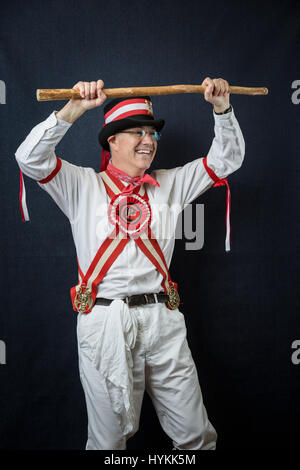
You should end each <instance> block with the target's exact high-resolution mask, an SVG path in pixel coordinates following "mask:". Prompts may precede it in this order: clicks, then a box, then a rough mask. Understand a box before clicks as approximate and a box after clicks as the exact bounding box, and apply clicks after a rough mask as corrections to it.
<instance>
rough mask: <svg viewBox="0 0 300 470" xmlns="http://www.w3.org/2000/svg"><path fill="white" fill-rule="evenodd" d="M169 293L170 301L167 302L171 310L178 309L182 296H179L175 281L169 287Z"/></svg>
mask: <svg viewBox="0 0 300 470" xmlns="http://www.w3.org/2000/svg"><path fill="white" fill-rule="evenodd" d="M168 295H169V301H168V303H167V306H168V307H169V309H171V310H176V309H177V308H178V307H179V304H180V297H179V294H178V291H177V288H176V285H175V284H174V283H172V284H170V287H169V289H168Z"/></svg>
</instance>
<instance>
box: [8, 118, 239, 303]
mask: <svg viewBox="0 0 300 470" xmlns="http://www.w3.org/2000/svg"><path fill="white" fill-rule="evenodd" d="M214 119H215V127H214V130H215V137H214V139H213V142H212V145H211V148H210V150H209V152H208V155H207V164H208V166H209V167H210V168H211V169H212V170H213V171H214V172H215V174H216V175H217V176H218V177H219V178H225V177H227V176H228V175H229V174H231V173H232V172H234V171H235V170H237V169H238V168H239V167H240V166H241V164H242V162H243V158H244V153H245V143H244V139H243V135H242V132H241V130H240V127H239V124H238V121H237V119H236V117H235V115H234V111H233V110H232V111H231V112H229V113H227V114H224V115H216V114H215V113H214ZM71 126H72V124H70V123H68V122H65V121H62V120H60V119H57V117H56V114H55V111H53V112H52V113H51V114H50V116H49V117H48V118H47V119H46V120H45V121H43V122H41V123H40V124H38V125H37V126H35V127H34V128H33V129H32V131H31V132H30V134H29V135H28V136H27V138H26V139H25V141H24V142H23V143H22V144H21V145H20V147H19V148H18V150H17V152H16V159H17V162H18V164H19V166H20V169H21V170H22V172H23V173H24V174H25V175H27V176H29V177H31V178H33V179H34V180H37V181H38V180H42V179H44V178H46V177H48V176H49V175H50V174H51V173H52V171H53V170H54V169H55V167H56V164H57V157H56V146H57V145H58V143H59V142H60V140H61V139H62V138H63V136H64V135H65V134H66V132H67V131H68V130H69V128H70V127H71ZM151 176H153V178H155V179H156V180H157V182H158V183H159V185H160V186H159V187H156V186H151V185H146V187H147V193H148V195H149V202H150V205H151V208H152V223H151V229H152V231H153V233H154V234H155V236H156V238H157V240H158V242H159V244H160V247H161V249H162V251H163V253H164V256H165V259H166V262H167V264H168V266H169V265H170V262H171V258H172V254H173V250H174V244H175V239H174V232H175V229H176V221H177V218H176V217H173V215H174V213H176V214H177V215H178V212H179V211H181V210H182V209H184V206H185V205H186V204H189V203H191V202H192V201H193V200H195V199H196V198H197V197H198V196H200V195H201V194H202V193H204V192H205V191H206V190H207V189H209V188H210V187H211V186H212V185H213V183H214V182H213V180H212V179H211V178H210V176H209V175H208V174H207V172H206V170H205V168H204V165H203V162H202V158H197V159H195V160H193V161H191V162H189V163H187V164H185V165H183V166H181V167H177V168H173V169H169V170H155V171H153V172H152V173H151ZM38 184H39V186H40V187H41V188H43V189H44V190H45V191H47V192H48V193H49V194H50V196H51V197H52V198H53V199H54V201H55V202H56V204H57V205H58V206H59V207H60V209H61V210H62V211H63V212H64V214H65V215H66V216H67V217H68V219H69V221H70V224H71V229H72V234H73V239H74V243H75V247H76V251H77V256H78V260H79V265H80V267H81V270H82V271H83V273H84V274H85V273H86V271H87V269H88V268H89V265H90V263H91V262H92V260H93V258H94V256H95V254H96V252H97V251H98V249H99V247H100V245H101V243H102V242H103V241H104V240H105V239H106V237H107V236H108V235H109V234H110V233H111V231H112V228H111V226H110V224H109V221H108V217H107V206H108V204H109V202H110V199H109V197H108V195H107V193H106V190H105V187H104V184H103V182H102V179H101V177H100V176H99V174H98V173H96V172H95V170H94V169H92V168H86V167H80V166H76V165H73V164H71V163H69V162H67V161H66V160H63V159H62V167H61V169H60V171H59V172H58V173H57V174H56V176H55V177H54V178H53V179H51V181H49V182H48V183H45V184H40V183H38ZM166 209H167V210H166ZM174 209H175V212H174ZM162 214H164V215H165V216H166V218H165V219H163V222H162V218H161V215H162ZM167 226H169V230H168V231H167V233H163V232H164V230H162V229H165V228H166V227H167ZM174 281H175V282H177V281H178V282H179V287H180V280H176V279H175V280H174ZM161 282H162V275H161V274H160V273H159V272H158V271H157V270H156V268H155V267H154V266H153V264H152V263H151V262H150V261H149V259H148V258H147V257H146V256H145V255H144V254H143V253H142V252H141V250H140V249H139V248H138V246H137V244H136V243H135V242H134V241H133V240H130V241H129V243H128V244H127V245H126V247H125V249H124V250H123V252H122V253H121V254H120V255H119V257H118V258H117V260H116V261H115V262H114V264H113V265H112V266H111V268H110V270H109V271H108V273H107V274H106V276H105V277H104V279H103V281H102V282H101V283H100V284H99V286H98V294H97V296H98V297H105V298H108V299H120V298H124V297H126V296H130V295H133V294H141V293H155V292H160V291H161V290H162V287H161ZM74 284H75V283H74Z"/></svg>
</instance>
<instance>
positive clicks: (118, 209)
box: [108, 194, 151, 238]
mask: <svg viewBox="0 0 300 470" xmlns="http://www.w3.org/2000/svg"><path fill="white" fill-rule="evenodd" d="M108 218H109V221H110V223H111V224H112V225H113V226H114V227H118V228H119V229H120V230H121V231H122V232H123V233H124V234H126V235H127V236H129V237H131V238H135V237H139V236H140V234H141V233H143V232H144V231H145V230H146V229H147V227H148V226H149V225H150V223H151V208H150V205H149V203H148V201H147V200H146V199H145V198H144V197H143V196H141V195H140V194H130V195H126V194H125V195H122V194H117V195H115V196H114V197H113V198H112V199H111V201H110V204H109V207H108Z"/></svg>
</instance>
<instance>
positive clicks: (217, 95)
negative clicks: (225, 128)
mask: <svg viewBox="0 0 300 470" xmlns="http://www.w3.org/2000/svg"><path fill="white" fill-rule="evenodd" d="M202 85H203V86H205V87H206V89H205V92H204V98H205V100H206V101H208V102H209V103H211V104H212V105H213V107H214V111H215V112H216V113H223V112H224V111H225V110H226V109H228V108H229V106H230V103H229V84H228V82H227V81H226V80H223V78H213V79H211V78H210V77H206V78H205V79H204V80H203V82H202Z"/></svg>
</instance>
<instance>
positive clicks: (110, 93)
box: [36, 85, 268, 101]
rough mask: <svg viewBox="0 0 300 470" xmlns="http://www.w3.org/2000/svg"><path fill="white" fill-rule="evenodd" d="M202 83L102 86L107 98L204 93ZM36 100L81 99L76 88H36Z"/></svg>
mask: <svg viewBox="0 0 300 470" xmlns="http://www.w3.org/2000/svg"><path fill="white" fill-rule="evenodd" d="M205 88H206V87H205V86H202V85H168V86H149V87H134V88H103V92H104V93H105V94H106V96H107V97H108V98H126V97H133V96H144V95H146V96H148V95H149V96H154V95H175V94H179V93H204V91H205ZM229 91H230V93H232V94H235V95H251V96H252V95H267V94H268V89H267V88H250V87H242V86H230V87H229ZM36 97H37V100H38V101H52V100H69V99H72V98H74V99H82V97H81V95H80V93H79V91H78V90H75V89H73V88H70V89H69V88H52V89H39V90H36Z"/></svg>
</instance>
